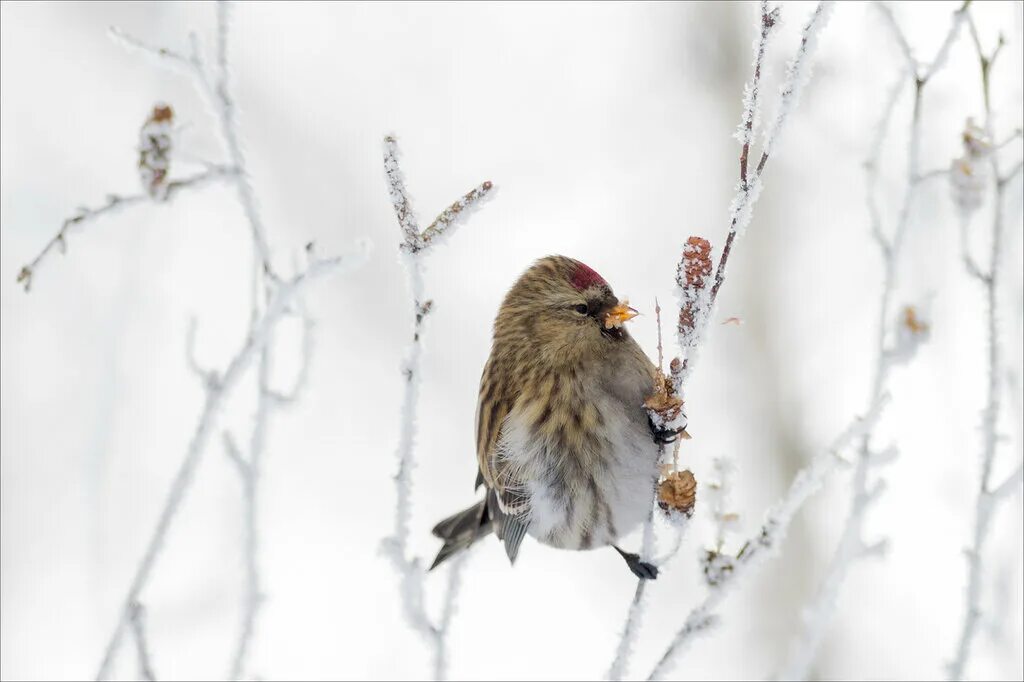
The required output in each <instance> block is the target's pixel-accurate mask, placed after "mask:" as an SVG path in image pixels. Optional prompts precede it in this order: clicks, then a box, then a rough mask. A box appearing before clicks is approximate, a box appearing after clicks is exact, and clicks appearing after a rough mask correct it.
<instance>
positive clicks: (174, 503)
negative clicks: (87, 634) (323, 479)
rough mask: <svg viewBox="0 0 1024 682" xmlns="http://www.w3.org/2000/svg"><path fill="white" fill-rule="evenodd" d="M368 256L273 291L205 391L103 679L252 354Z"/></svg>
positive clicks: (317, 268) (335, 263)
mask: <svg viewBox="0 0 1024 682" xmlns="http://www.w3.org/2000/svg"><path fill="white" fill-rule="evenodd" d="M366 255H367V246H366V245H365V244H363V245H361V246H360V248H359V250H358V251H357V252H355V253H353V254H350V255H346V256H337V257H334V258H328V259H322V260H318V261H316V262H314V263H312V264H311V265H310V266H309V267H308V268H307V269H306V270H305V271H303V272H301V273H299V274H298V275H296V276H295V277H293V278H292V279H290V280H287V281H283V282H281V283H280V286H279V287H278V288H277V290H276V291H275V292H274V295H273V297H272V298H271V301H270V303H269V304H268V306H267V309H266V311H265V312H264V314H263V317H262V318H261V319H260V320H259V321H258V322H257V324H256V325H254V326H253V328H252V329H251V330H250V331H249V335H248V337H247V338H246V339H245V342H244V343H243V344H242V346H241V348H239V350H238V351H237V352H236V353H235V356H234V357H233V358H232V359H231V361H230V362H229V363H228V366H227V368H226V369H225V370H224V372H223V374H222V378H221V381H220V383H219V384H218V385H217V386H216V387H214V388H213V389H211V390H208V391H207V392H206V401H205V404H204V405H203V409H202V410H201V411H200V415H199V419H198V421H197V423H196V426H195V430H194V432H193V435H192V439H191V441H190V442H189V446H188V449H187V450H186V452H185V456H184V458H183V459H182V461H181V464H180V465H179V466H178V471H177V473H176V474H175V476H174V480H173V481H172V482H171V487H170V489H169V491H168V493H167V497H166V499H165V501H164V504H163V507H162V508H161V511H160V515H159V518H158V519H157V524H156V528H155V529H154V531H153V533H152V535H151V536H150V538H149V540H148V542H147V544H146V550H145V552H144V553H143V556H142V560H141V561H140V563H139V566H138V568H137V569H136V571H135V574H134V577H133V578H132V581H131V584H130V586H129V588H128V594H127V596H126V597H125V600H124V603H123V606H122V607H121V609H120V613H119V616H118V619H117V623H116V625H115V626H114V631H113V633H112V634H111V636H110V640H109V642H108V644H107V647H106V650H105V651H104V654H103V660H102V661H101V662H100V666H99V669H98V671H97V673H96V678H97V679H104V678H106V677H107V676H108V675H109V672H110V666H111V664H112V662H113V657H114V654H116V653H117V650H118V648H119V647H120V644H121V640H122V638H123V636H124V630H125V626H126V625H127V621H128V619H129V616H130V614H131V605H132V604H134V603H135V602H137V601H138V600H139V596H140V595H141V593H142V590H143V589H144V588H145V586H146V585H147V584H148V582H149V578H150V575H151V574H152V571H153V568H154V567H155V566H156V563H157V561H158V559H159V558H160V554H161V552H162V550H163V546H164V539H165V538H166V537H167V532H168V531H169V530H170V527H171V524H172V523H173V522H174V520H175V518H177V515H178V511H179V510H180V508H181V504H182V501H183V500H184V499H185V497H186V495H187V494H188V492H189V490H190V489H191V485H192V480H193V478H194V476H195V471H196V468H197V466H198V465H199V460H200V459H201V456H202V453H203V451H204V450H205V448H206V445H207V443H208V442H209V439H210V436H211V434H212V432H213V429H214V427H215V425H216V422H217V418H218V415H219V413H220V411H221V408H222V406H223V404H224V402H226V400H227V399H228V397H230V395H231V394H232V393H233V392H234V389H235V388H236V387H237V385H238V383H239V380H240V379H241V377H242V376H243V375H244V373H245V371H246V370H247V369H248V367H249V365H250V363H251V361H252V358H253V356H254V355H255V354H256V353H257V352H258V351H259V349H260V348H262V346H263V344H264V343H266V340H267V336H268V334H269V333H270V330H271V329H272V328H273V326H274V325H275V324H276V323H277V321H278V320H279V319H280V318H281V316H282V315H283V314H284V312H285V310H286V308H287V306H288V305H290V304H291V302H292V300H293V299H294V298H295V297H296V296H297V295H299V294H300V293H301V292H302V291H303V290H304V289H305V288H306V287H307V286H309V284H310V283H312V282H314V281H316V280H318V279H320V278H322V277H324V276H326V275H329V274H333V273H337V272H343V271H345V270H348V269H351V268H353V267H355V266H356V265H358V264H361V263H362V262H363V261H364V260H365V259H366Z"/></svg>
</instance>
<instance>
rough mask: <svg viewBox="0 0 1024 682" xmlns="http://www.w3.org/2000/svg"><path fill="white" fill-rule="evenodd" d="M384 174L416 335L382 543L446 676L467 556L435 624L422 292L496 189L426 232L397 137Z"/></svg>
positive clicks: (445, 214) (409, 615)
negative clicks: (437, 253) (416, 480)
mask: <svg viewBox="0 0 1024 682" xmlns="http://www.w3.org/2000/svg"><path fill="white" fill-rule="evenodd" d="M384 174H385V178H386V181H387V184H388V193H389V195H390V198H391V203H392V205H393V206H394V209H395V216H396V217H397V219H398V226H399V229H400V230H401V233H402V243H401V245H400V247H399V248H400V250H401V252H402V254H403V256H404V258H403V260H404V263H405V266H406V272H407V274H408V276H409V288H410V293H411V294H412V307H413V333H412V342H411V343H410V345H409V350H408V353H407V355H406V358H405V361H404V362H403V364H402V375H403V377H404V378H405V390H404V392H403V394H402V406H401V413H400V414H401V417H400V418H401V422H400V431H399V435H398V450H397V453H396V454H397V458H398V473H397V474H395V492H396V496H397V509H396V512H395V528H394V532H393V534H392V535H391V537H388V538H386V539H385V540H384V541H383V542H382V543H381V550H382V551H383V552H384V554H386V555H387V556H388V558H389V559H391V563H392V565H394V567H395V570H396V571H397V572H398V574H399V577H400V578H401V585H402V592H403V599H402V606H403V610H404V613H405V617H406V620H407V621H408V622H409V625H410V626H411V627H412V628H413V629H414V630H416V631H418V632H419V633H420V634H422V635H423V636H424V637H425V638H426V639H427V640H428V642H430V644H431V646H432V647H433V654H434V662H433V675H434V678H435V679H439V680H440V679H444V678H445V677H446V675H447V670H448V653H447V641H446V639H447V634H448V626H449V624H450V622H451V618H452V615H453V613H454V609H455V600H456V597H457V595H458V589H459V585H460V575H461V570H462V564H463V562H464V561H465V556H460V557H456V558H455V560H454V561H453V562H452V566H451V568H450V569H449V573H448V588H447V592H446V594H445V599H444V606H443V609H442V614H441V618H440V619H439V621H438V622H437V624H435V623H433V622H431V619H430V617H429V616H428V615H427V612H426V609H425V606H424V603H423V593H424V577H425V576H424V571H423V568H422V564H421V562H420V559H419V558H418V557H410V556H409V521H410V519H411V517H412V469H413V467H414V465H415V460H414V458H413V442H414V440H415V434H416V409H417V401H418V397H419V380H420V356H421V354H422V335H423V323H424V321H425V319H426V317H427V315H429V314H430V311H431V310H432V309H433V301H431V300H429V299H427V298H426V296H425V294H424V290H423V259H424V256H425V255H426V254H427V253H429V252H430V250H431V248H433V247H434V246H436V245H437V243H438V241H439V240H440V238H442V237H445V236H447V235H450V234H451V233H452V232H454V231H455V228H456V226H457V225H458V223H459V222H460V221H463V220H465V219H466V218H467V217H468V215H469V213H470V212H471V209H473V208H475V207H476V206H478V205H479V204H480V203H481V200H482V199H483V198H484V197H486V196H487V195H488V194H489V193H490V191H491V189H492V185H491V183H490V182H484V183H483V184H481V185H479V186H477V187H476V188H474V189H473V190H471V191H470V192H469V193H467V194H466V195H465V196H463V197H462V198H461V199H460V200H459V201H457V202H455V203H454V204H452V205H451V206H449V207H448V208H447V209H445V210H444V211H442V213H441V214H440V215H439V216H438V217H437V218H436V219H435V220H434V222H433V223H431V225H430V226H429V227H428V228H427V229H425V230H423V231H422V232H421V231H420V229H419V223H418V221H417V220H416V215H415V214H414V213H413V209H412V202H411V200H410V199H409V194H408V191H407V190H406V188H405V180H404V178H403V177H402V170H401V167H400V166H399V163H398V142H397V140H396V139H395V138H394V137H392V136H390V135H389V136H387V137H385V138H384Z"/></svg>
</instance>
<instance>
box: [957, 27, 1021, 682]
mask: <svg viewBox="0 0 1024 682" xmlns="http://www.w3.org/2000/svg"><path fill="white" fill-rule="evenodd" d="M967 22H968V26H969V29H970V33H971V38H972V40H973V43H974V46H975V49H976V52H977V56H978V62H979V65H980V69H981V86H982V94H983V97H984V103H985V131H984V134H985V136H986V138H987V139H988V140H991V139H992V138H993V130H992V103H991V101H992V98H991V93H990V87H989V84H990V79H989V73H990V70H991V67H992V64H993V63H994V62H995V58H996V56H997V55H998V54H999V51H1000V49H1001V48H1002V39H1001V38H1000V42H999V44H998V45H997V46H996V48H995V50H994V51H993V52H992V54H991V55H986V54H985V52H984V50H983V49H982V47H981V42H980V40H979V39H978V32H977V28H976V27H975V25H974V20H973V17H970V16H968V17H967ZM964 142H965V147H967V155H968V159H970V158H971V157H974V158H976V159H977V160H980V161H981V162H982V163H984V160H985V159H984V156H986V155H987V156H988V163H989V165H990V167H991V172H992V177H993V184H994V185H995V197H994V207H993V212H992V216H993V217H992V236H991V250H990V253H989V263H988V270H987V271H982V270H981V269H980V267H979V266H977V265H976V264H974V262H973V260H972V259H971V258H970V255H969V253H968V252H967V251H966V242H964V246H965V251H964V262H965V264H967V272H968V274H969V275H971V277H972V278H973V279H975V280H977V281H978V282H979V283H980V284H981V285H982V287H983V289H984V292H985V303H986V311H985V331H986V343H987V357H986V361H987V367H986V377H985V378H986V386H985V406H984V408H983V410H982V413H981V434H982V435H981V439H982V442H981V476H980V480H979V485H978V496H977V502H976V504H975V511H974V513H975V521H974V532H973V537H972V540H971V546H970V548H968V549H967V550H966V551H965V553H966V556H967V588H966V591H965V605H964V617H963V622H962V624H961V626H960V635H959V637H958V640H957V645H956V652H955V655H954V658H953V660H952V661H951V662H950V663H949V665H948V668H947V674H948V678H949V679H950V680H961V679H963V678H964V674H965V671H966V668H967V664H968V662H969V661H970V655H971V645H972V643H973V640H974V637H975V636H976V634H977V631H978V625H979V621H980V620H981V616H982V610H981V591H982V582H983V580H984V573H985V567H984V564H983V556H984V551H985V544H986V540H987V539H988V534H989V530H990V525H991V521H992V514H993V512H994V510H995V508H996V505H997V504H998V503H999V502H1000V501H1001V500H1002V499H1005V498H1007V497H1009V496H1010V495H1011V494H1013V493H1014V492H1016V491H1017V490H1018V488H1019V486H1020V485H1021V482H1022V480H1024V474H1022V472H1024V464H1018V466H1017V468H1016V469H1015V470H1014V471H1013V472H1012V473H1011V474H1010V475H1009V476H1008V477H1006V478H1005V479H1003V481H1002V482H1001V483H997V484H993V483H992V469H993V466H994V464H995V457H996V451H997V449H998V445H999V434H998V424H999V413H1000V410H1001V391H1000V387H999V382H1000V377H1002V373H1003V360H1002V354H1001V349H1000V346H999V320H998V313H999V300H998V295H999V287H1000V284H1001V274H1002V269H1001V268H1000V264H1001V262H1000V259H1001V257H1002V243H1003V236H1004V235H1003V232H1004V229H1003V204H1004V200H1005V192H1006V187H1007V185H1008V184H1009V182H1010V181H1011V180H1013V179H1014V178H1015V177H1016V175H1017V169H1014V170H1013V171H1011V172H1010V173H1008V174H1007V175H1005V176H1003V175H1000V171H999V160H998V157H997V155H996V153H995V150H994V149H989V145H987V144H985V143H984V142H983V143H982V144H978V145H973V144H972V142H973V140H971V139H970V137H969V134H968V133H965V137H964ZM1018 168H1019V164H1018ZM962 209H965V210H969V209H970V207H966V206H965V207H962ZM967 220H968V218H967V217H966V216H965V217H964V222H966V221H967ZM972 266H973V267H972Z"/></svg>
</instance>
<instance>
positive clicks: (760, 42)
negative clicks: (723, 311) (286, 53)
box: [608, 0, 833, 679]
mask: <svg viewBox="0 0 1024 682" xmlns="http://www.w3.org/2000/svg"><path fill="white" fill-rule="evenodd" d="M832 5H833V3H832V2H819V3H818V4H817V5H816V6H815V8H814V10H813V12H812V14H811V16H810V18H809V19H808V20H807V22H806V23H805V25H804V27H803V30H802V32H801V38H800V45H799V46H798V47H797V49H796V52H795V53H794V55H793V57H792V58H791V59H790V60H789V63H788V66H787V70H786V76H785V78H784V80H783V85H782V88H781V90H780V93H779V98H778V106H777V114H776V117H775V119H773V121H772V124H771V126H770V127H769V128H768V130H767V133H766V134H765V135H764V138H763V142H762V148H761V155H760V158H759V160H758V163H757V166H756V167H755V168H754V169H753V171H751V170H750V168H749V165H750V158H751V157H750V147H751V144H752V142H753V141H754V138H755V136H756V134H757V133H758V128H759V124H760V101H761V75H762V69H763V68H764V64H765V55H766V52H767V47H768V43H769V40H770V38H771V35H772V32H773V30H774V28H775V27H776V24H777V23H778V21H779V18H780V10H779V8H775V9H771V8H770V7H769V5H768V2H767V1H766V0H763V1H762V2H761V4H760V12H759V15H758V24H757V38H756V39H755V41H754V59H753V66H752V75H751V78H750V81H749V82H748V83H747V84H746V85H745V87H744V95H743V113H742V115H741V118H740V125H739V129H738V130H737V134H736V137H737V140H738V141H739V142H740V144H741V151H740V168H739V184H738V185H737V189H736V195H735V196H734V198H733V200H732V202H731V204H730V206H729V233H728V236H727V237H726V242H725V246H724V247H723V249H722V254H721V256H720V257H719V260H718V265H717V268H713V267H712V266H713V261H712V256H711V244H710V243H709V242H708V241H707V240H706V239H703V238H701V237H690V238H689V239H688V240H687V242H686V244H685V245H684V247H683V253H682V258H681V259H680V262H679V265H678V266H677V268H676V284H677V289H676V291H677V294H678V298H679V321H678V325H677V332H678V341H679V346H680V351H681V353H682V357H681V358H680V357H677V358H675V359H673V360H672V362H671V363H670V372H669V376H668V377H663V379H662V385H661V387H660V388H659V392H658V394H657V395H656V396H654V397H652V399H649V400H648V402H647V403H646V406H647V408H648V413H649V414H650V415H651V419H652V422H653V423H654V424H655V425H656V426H657V427H658V428H661V429H665V430H675V431H677V433H679V434H680V435H681V436H684V437H685V436H686V432H685V427H686V415H685V413H684V411H683V400H682V396H683V388H684V385H685V383H686V381H687V379H688V378H689V376H690V373H691V372H692V371H693V367H694V364H695V361H696V357H697V352H698V350H699V348H700V345H701V342H702V340H703V336H704V332H705V331H706V329H707V327H708V325H709V323H710V321H711V319H712V318H713V317H714V304H715V298H716V297H717V295H718V291H719V289H720V288H721V286H722V283H723V282H724V281H725V268H726V265H727V263H728V260H729V255H730V254H731V253H732V248H733V243H734V242H735V239H736V237H737V235H739V234H742V232H743V230H744V229H745V228H746V226H747V225H748V224H749V223H750V220H751V218H752V216H753V208H754V205H755V204H756V202H757V199H758V196H759V194H760V190H761V174H762V173H763V172H764V168H765V165H766V164H767V162H768V159H769V157H770V156H771V154H772V153H773V149H774V146H773V145H774V144H775V143H776V140H777V139H778V136H779V135H780V133H781V131H782V129H783V127H784V125H785V123H786V121H787V119H788V117H789V114H790V113H791V112H792V111H793V110H794V109H795V108H796V106H797V103H798V102H799V97H800V90H801V88H802V87H803V86H804V85H805V84H806V82H807V81H808V79H809V78H810V73H811V69H810V61H811V55H812V54H813V51H814V48H815V46H816V45H817V36H818V34H819V33H820V32H821V30H822V29H823V28H824V26H825V24H826V23H827V21H828V17H829V14H830V13H831V9H832ZM712 271H714V276H713V278H712V274H711V273H712ZM677 445H678V444H677ZM677 459H678V458H677ZM683 474H689V472H673V474H672V476H670V477H668V478H666V480H665V481H663V482H662V484H661V485H662V487H663V488H662V489H664V486H665V485H666V484H670V485H679V484H686V485H689V484H691V483H692V485H693V487H694V489H695V488H696V482H695V481H693V476H692V474H689V476H688V477H686V476H684V475H683ZM659 497H660V496H659ZM659 501H660V500H659ZM669 513H670V515H671V512H669ZM691 513H692V512H691ZM675 516H676V518H677V521H678V523H680V524H684V523H685V520H684V519H685V518H688V516H686V515H683V516H682V517H680V516H679V515H678V514H676V515H675ZM652 523H653V515H652V517H651V518H649V519H648V521H647V523H646V525H645V527H644V533H645V537H647V535H648V534H652V535H653V528H652ZM682 532H683V530H682V527H681V526H677V541H680V542H681V534H682ZM677 546H678V545H677ZM673 555H674V553H670V554H669V555H668V557H669V558H671V556H673ZM645 589H646V588H645V586H644V580H642V579H641V580H640V581H639V583H638V584H637V587H636V589H635V591H634V594H633V600H632V602H631V603H630V607H629V611H628V612H627V615H626V623H625V625H624V627H623V631H622V635H621V637H620V640H619V644H618V645H617V647H616V653H615V657H614V659H613V661H612V664H611V666H610V668H609V671H608V676H609V678H610V679H621V678H623V677H625V676H626V675H627V672H628V666H629V658H630V655H631V653H632V643H633V642H634V641H635V639H636V637H637V633H638V629H639V623H640V619H641V618H642V616H643V611H644V599H643V598H644V591H645ZM709 625H710V621H706V620H703V619H699V618H698V619H697V620H695V621H692V622H688V623H687V626H688V627H689V628H690V629H691V630H692V631H693V632H697V631H702V630H704V629H706V628H707V627H708V626H709Z"/></svg>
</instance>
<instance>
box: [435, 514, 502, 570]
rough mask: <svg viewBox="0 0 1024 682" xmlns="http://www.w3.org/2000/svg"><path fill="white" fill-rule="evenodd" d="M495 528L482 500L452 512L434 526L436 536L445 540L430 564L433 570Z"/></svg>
mask: <svg viewBox="0 0 1024 682" xmlns="http://www.w3.org/2000/svg"><path fill="white" fill-rule="evenodd" d="M491 530H493V528H492V526H491V517H490V515H489V514H488V513H487V502H486V500H481V501H480V502H477V503H476V504H474V505H473V506H472V507H470V508H469V509H463V510H462V511H460V512H458V513H457V514H452V515H451V516H449V517H448V518H446V519H445V520H444V521H442V522H441V523H439V524H437V525H436V526H434V530H433V533H434V535H435V536H436V537H439V538H441V539H442V540H444V545H443V546H442V547H441V551H439V552H438V553H437V557H436V558H435V559H434V563H433V564H431V565H430V569H431V570H433V569H434V568H436V567H437V566H438V565H439V564H441V563H442V562H443V561H444V560H445V559H448V558H449V557H451V556H452V555H453V554H455V553H457V552H459V551H460V550H463V549H467V548H468V547H469V546H470V545H472V544H473V543H474V542H476V541H477V540H479V539H480V538H482V537H484V536H485V535H487V534H488V533H490V532H491Z"/></svg>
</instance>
